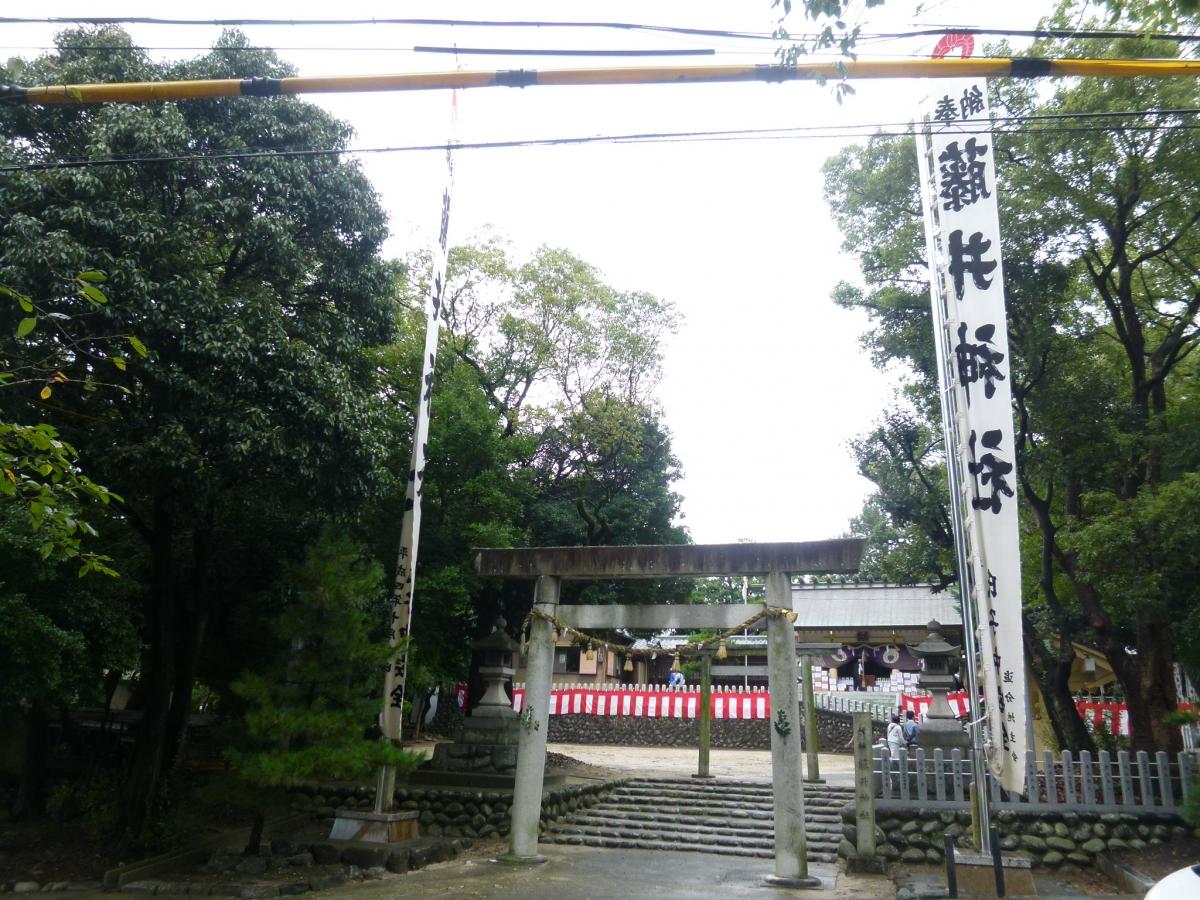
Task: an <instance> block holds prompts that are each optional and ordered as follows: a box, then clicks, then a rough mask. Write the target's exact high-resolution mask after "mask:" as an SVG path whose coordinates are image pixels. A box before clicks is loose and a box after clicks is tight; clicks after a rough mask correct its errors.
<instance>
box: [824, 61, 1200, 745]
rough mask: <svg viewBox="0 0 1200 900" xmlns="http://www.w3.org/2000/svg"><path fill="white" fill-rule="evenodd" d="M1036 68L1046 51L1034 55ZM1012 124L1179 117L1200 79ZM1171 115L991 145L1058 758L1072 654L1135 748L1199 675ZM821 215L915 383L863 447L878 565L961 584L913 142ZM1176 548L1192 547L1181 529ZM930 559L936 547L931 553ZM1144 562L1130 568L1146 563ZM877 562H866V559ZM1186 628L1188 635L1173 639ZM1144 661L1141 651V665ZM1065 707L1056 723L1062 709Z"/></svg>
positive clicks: (1188, 400)
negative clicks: (1120, 704) (1119, 711)
mask: <svg viewBox="0 0 1200 900" xmlns="http://www.w3.org/2000/svg"><path fill="white" fill-rule="evenodd" d="M1070 50H1071V51H1072V54H1073V55H1080V56H1102V55H1112V56H1130V55H1141V56H1145V55H1151V54H1157V55H1172V54H1173V53H1175V47H1174V45H1173V44H1168V43H1163V44H1147V43H1146V42H1143V41H1136V42H1126V43H1115V44H1110V43H1100V42H1090V43H1088V42H1078V43H1077V44H1076V45H1073V46H1072V47H1071V48H1070ZM1037 51H1038V48H1037V47H1035V48H1034V52H1035V54H1036V53H1037ZM992 90H993V97H994V98H995V100H994V102H996V103H998V104H999V105H1000V107H1001V108H1002V109H1003V113H1004V115H1008V116H1029V115H1036V114H1039V113H1045V112H1051V111H1052V112H1054V113H1056V114H1062V113H1064V112H1067V113H1084V114H1094V113H1102V112H1105V111H1110V110H1129V109H1153V110H1174V109H1182V108H1189V107H1193V106H1195V105H1196V102H1197V99H1200V98H1198V97H1197V96H1196V94H1197V86H1196V85H1195V84H1194V83H1193V81H1192V80H1191V79H1175V80H1170V79H1163V80H1154V79H1137V80H1135V79H1112V80H1104V79H1087V80H1080V81H1064V82H1061V83H1058V84H1056V85H1055V88H1054V91H1053V94H1052V95H1046V94H1045V93H1044V92H1042V91H1039V89H1038V88H1037V87H1036V86H1034V85H1031V84H1030V83H1027V82H1008V81H999V82H997V83H996V84H995V85H994V86H993V87H992ZM1183 125H1184V123H1183V121H1182V120H1181V119H1180V118H1179V117H1178V116H1177V115H1173V114H1169V113H1168V114H1163V115H1160V116H1155V117H1154V118H1153V119H1152V120H1151V122H1150V123H1149V124H1148V126H1147V123H1145V122H1140V123H1139V126H1138V127H1136V128H1134V127H1125V126H1123V125H1122V124H1121V123H1119V122H1108V123H1105V124H1104V125H1103V126H1102V127H1096V128H1090V129H1078V128H1076V129H1071V130H1066V129H1062V128H1047V129H1032V128H1030V129H1022V130H1020V131H1019V132H1015V133H1012V134H1005V133H1003V132H996V133H994V134H993V136H992V139H993V140H994V141H995V142H996V145H997V149H998V153H997V159H998V175H997V181H998V184H999V186H1000V202H1001V223H1002V226H1001V238H1002V241H1003V247H1004V255H1005V269H1006V272H1005V274H1006V294H1007V298H1008V307H1009V344H1010V348H1011V352H1012V363H1013V368H1012V389H1013V397H1014V410H1013V412H1014V416H1015V419H1016V423H1017V441H1018V450H1019V455H1018V472H1019V475H1020V480H1021V501H1022V521H1023V525H1024V529H1025V533H1024V535H1023V538H1022V540H1023V546H1024V554H1023V555H1024V573H1025V581H1026V584H1025V596H1026V605H1027V608H1026V616H1025V619H1026V630H1027V640H1026V644H1027V651H1028V654H1029V656H1030V658H1031V662H1032V663H1033V666H1034V670H1035V674H1037V675H1038V676H1039V681H1040V683H1041V686H1042V688H1043V692H1044V693H1045V695H1046V697H1047V700H1048V701H1049V702H1050V703H1051V705H1052V710H1051V711H1052V713H1056V715H1055V721H1056V726H1057V727H1058V729H1059V736H1060V739H1061V740H1062V741H1063V742H1064V744H1067V745H1077V744H1086V743H1087V736H1086V734H1085V733H1084V732H1083V730H1082V726H1081V725H1079V723H1078V720H1077V718H1076V717H1075V716H1074V714H1073V710H1072V707H1071V705H1070V702H1069V695H1068V694H1067V691H1066V678H1067V675H1068V674H1069V667H1070V661H1071V656H1072V654H1071V651H1070V642H1071V641H1072V640H1076V639H1085V640H1090V641H1093V642H1095V643H1097V644H1098V645H1099V646H1100V647H1101V648H1102V649H1103V650H1104V652H1105V653H1106V655H1107V656H1108V658H1109V659H1110V661H1111V662H1112V664H1113V666H1114V670H1115V672H1116V673H1117V676H1118V678H1119V679H1120V681H1121V684H1122V686H1123V688H1124V690H1125V693H1126V696H1127V698H1128V699H1129V701H1130V714H1131V717H1132V727H1133V733H1134V740H1135V744H1136V745H1138V746H1141V747H1159V748H1162V747H1172V746H1175V745H1176V744H1177V742H1178V740H1179V738H1178V732H1177V731H1176V730H1174V729H1172V728H1170V727H1168V726H1167V725H1165V724H1164V722H1163V717H1164V716H1165V715H1166V714H1167V713H1169V712H1170V711H1172V710H1173V709H1174V705H1175V687H1174V679H1173V673H1172V668H1171V665H1172V663H1173V662H1174V661H1175V660H1176V659H1177V658H1178V659H1180V660H1182V661H1184V662H1186V663H1189V664H1190V665H1195V662H1196V660H1194V659H1192V652H1193V648H1194V646H1195V645H1194V643H1193V642H1189V641H1186V640H1183V639H1180V638H1181V637H1182V635H1184V634H1188V633H1191V631H1192V630H1194V628H1195V616H1196V613H1195V609H1196V600H1197V595H1196V593H1195V591H1196V588H1195V585H1194V581H1193V580H1192V579H1190V578H1188V577H1186V576H1184V575H1183V573H1182V571H1181V568H1180V567H1186V566H1187V565H1188V561H1189V559H1190V558H1191V554H1190V551H1188V550H1186V549H1185V548H1183V547H1182V546H1181V545H1179V544H1178V543H1177V541H1178V540H1180V539H1182V540H1185V541H1186V540H1192V539H1193V538H1195V537H1200V535H1197V534H1194V528H1193V527H1192V526H1191V525H1188V524H1186V523H1183V522H1179V521H1177V520H1176V519H1175V515H1176V513H1175V510H1176V505H1175V504H1177V503H1179V502H1183V501H1184V498H1186V497H1187V496H1189V494H1190V492H1191V491H1192V490H1193V489H1194V486H1193V480H1194V473H1195V471H1196V468H1197V465H1198V464H1200V458H1198V457H1197V455H1196V452H1195V448H1196V446H1197V444H1196V435H1195V431H1196V425H1195V423H1196V421H1197V419H1196V416H1195V410H1194V409H1193V407H1194V404H1195V391H1194V385H1195V376H1196V370H1195V364H1194V359H1193V358H1192V356H1191V353H1192V350H1193V349H1194V348H1195V346H1196V344H1197V342H1198V341H1200V327H1198V326H1197V324H1196V314H1197V311H1198V310H1200V282H1198V281H1197V274H1196V273H1197V272H1200V268H1198V267H1197V263H1198V262H1200V258H1197V252H1198V251H1200V241H1198V238H1200V234H1198V233H1197V231H1196V223H1197V221H1198V219H1200V207H1198V206H1197V204H1196V202H1195V197H1194V191H1191V190H1189V189H1186V188H1184V185H1189V184H1193V183H1194V182H1195V179H1196V177H1197V176H1198V175H1200V155H1198V154H1200V144H1198V143H1197V142H1196V141H1195V139H1194V138H1193V137H1192V136H1191V132H1189V131H1188V130H1187V129H1186V128H1185V127H1181V126H1183ZM826 183H827V195H828V198H829V201H830V203H831V206H832V208H833V211H834V214H835V216H836V218H837V220H838V222H839V225H840V226H841V228H842V230H843V233H844V235H845V236H846V248H847V249H848V250H850V251H851V252H854V253H855V254H857V255H858V256H859V258H860V260H861V270H862V283H861V284H860V285H857V286H844V287H842V288H840V289H839V291H838V295H837V298H838V301H839V302H840V303H842V304H844V305H846V306H850V307H855V308H861V309H864V310H866V311H867V312H868V314H869V315H870V316H871V318H872V323H873V325H872V329H871V331H870V332H869V333H868V335H867V336H866V338H865V339H864V340H865V343H866V346H867V347H868V348H869V350H870V351H871V353H872V354H873V356H874V358H875V359H876V360H877V362H878V363H879V364H881V365H884V364H888V363H901V364H903V366H904V367H905V368H907V370H908V372H910V373H911V374H910V376H909V377H908V378H907V380H906V382H905V384H904V386H903V387H902V388H901V390H900V391H899V393H898V396H897V401H896V404H895V408H894V409H893V410H891V411H889V412H888V413H887V414H886V415H885V417H884V419H883V420H882V421H881V423H880V424H879V425H878V426H877V427H876V428H875V429H874V430H873V431H872V432H871V433H869V434H868V435H866V436H864V437H863V438H862V439H861V440H860V441H859V442H857V443H856V445H855V448H854V449H855V453H856V455H857V457H858V459H859V464H860V470H861V471H862V472H863V474H865V475H867V477H869V478H871V479H872V480H873V481H875V482H876V484H877V486H878V487H879V494H878V495H877V497H875V498H873V499H872V500H871V501H870V503H869V505H868V509H867V510H866V511H865V512H864V517H863V520H862V522H863V524H864V526H865V525H869V526H870V528H871V531H870V534H872V535H873V536H877V537H879V538H880V539H881V540H882V541H884V542H885V543H883V545H882V546H881V547H880V548H879V549H878V550H877V551H874V553H875V558H877V560H878V564H879V565H880V566H881V567H885V568H886V567H891V568H892V569H893V570H896V569H901V570H908V571H911V567H912V563H913V561H914V560H917V561H918V564H919V565H920V566H921V567H924V568H925V569H926V571H927V572H928V574H929V575H931V576H934V577H941V578H942V579H943V580H944V581H946V582H949V581H951V580H952V579H950V578H949V577H948V573H949V569H948V568H947V567H948V564H949V563H950V562H951V561H952V558H953V557H952V555H951V554H950V553H949V550H950V549H951V546H952V545H951V544H950V543H949V541H948V538H949V535H948V531H947V525H946V523H947V522H948V521H949V519H948V513H947V500H946V493H945V491H946V489H945V474H944V464H943V462H942V449H941V448H940V447H939V446H938V444H939V433H940V428H939V427H938V425H937V422H938V413H937V400H936V394H935V387H936V384H935V378H936V376H935V367H934V362H933V358H932V340H931V335H932V328H931V324H930V313H929V301H928V294H927V287H926V285H927V275H926V272H925V255H924V254H925V250H924V239H923V235H922V233H921V219H920V203H919V197H918V195H917V186H916V160H915V158H914V150H913V144H912V141H911V140H910V139H895V138H884V137H879V138H874V139H872V140H871V141H870V142H869V143H868V144H867V145H865V146H858V147H854V148H851V149H848V150H846V151H844V152H843V153H841V154H839V155H838V156H836V157H834V158H833V159H832V160H830V161H829V163H828V164H827V166H826ZM1176 529H1180V530H1179V531H1177V530H1176ZM928 544H932V546H930V547H928V548H927V549H926V548H925V547H923V545H928ZM1135 547H1137V548H1139V549H1138V550H1137V551H1136V552H1135V550H1134V548H1135ZM869 553H870V551H869ZM1181 629H1182V630H1181ZM1127 647H1129V648H1134V649H1135V650H1136V653H1132V652H1127V650H1126V648H1127ZM1055 705H1057V710H1056V709H1055V708H1054V707H1055Z"/></svg>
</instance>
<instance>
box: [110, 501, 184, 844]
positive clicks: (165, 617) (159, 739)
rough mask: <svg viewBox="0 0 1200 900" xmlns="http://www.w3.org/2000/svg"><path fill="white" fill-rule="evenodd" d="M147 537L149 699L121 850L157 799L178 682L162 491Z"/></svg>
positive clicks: (169, 536) (168, 529)
mask: <svg viewBox="0 0 1200 900" xmlns="http://www.w3.org/2000/svg"><path fill="white" fill-rule="evenodd" d="M149 537H150V552H151V569H152V570H151V582H150V585H149V587H148V589H147V591H146V594H145V598H144V600H143V613H144V625H143V629H144V631H143V635H144V637H143V640H144V643H143V649H142V666H141V681H142V689H143V693H144V695H145V704H146V705H145V707H144V709H143V710H142V720H141V723H140V724H139V726H138V730H137V739H136V741H135V742H134V748H133V759H132V761H131V763H130V769H129V777H128V779H127V780H126V783H125V800H124V804H123V806H122V810H121V819H120V823H119V827H120V833H119V835H118V839H117V845H116V850H117V852H118V853H123V852H125V851H127V850H128V849H129V847H130V846H131V845H132V844H133V843H134V842H135V841H137V839H138V838H139V837H140V836H141V834H142V831H143V830H144V829H145V827H146V824H147V823H148V822H149V820H150V817H151V815H152V813H153V810H154V807H155V805H156V804H157V802H158V794H159V789H160V787H161V783H162V775H163V758H164V751H165V748H166V745H167V719H168V716H169V714H170V711H171V695H172V693H173V689H174V685H175V630H176V628H175V589H174V560H173V554H172V544H173V538H174V528H173V522H172V517H171V514H170V512H169V510H168V508H167V500H166V499H165V498H163V497H161V496H160V497H158V498H156V500H155V503H154V525H153V529H152V531H151V532H150V535H149Z"/></svg>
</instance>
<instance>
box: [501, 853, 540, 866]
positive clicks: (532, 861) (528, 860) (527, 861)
mask: <svg viewBox="0 0 1200 900" xmlns="http://www.w3.org/2000/svg"><path fill="white" fill-rule="evenodd" d="M549 859H550V857H548V856H541V855H540V854H539V855H537V856H514V855H513V854H511V853H505V854H502V855H501V856H497V857H496V858H495V859H494V860H492V862H496V863H500V865H502V866H540V865H541V864H542V863H544V862H548V861H549Z"/></svg>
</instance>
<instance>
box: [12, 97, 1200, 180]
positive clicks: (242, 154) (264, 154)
mask: <svg viewBox="0 0 1200 900" xmlns="http://www.w3.org/2000/svg"><path fill="white" fill-rule="evenodd" d="M1195 115H1200V107H1195V108H1185V109H1161V110H1113V111H1109V112H1086V113H1035V114H1031V115H1025V116H1006V117H998V118H995V119H974V120H971V119H969V120H966V121H965V122H963V123H961V124H962V126H963V130H962V133H964V134H981V135H986V134H990V135H1009V134H1017V135H1029V134H1073V133H1088V132H1116V131H1133V132H1151V131H1153V132H1159V133H1161V132H1173V131H1193V130H1200V123H1190V124H1185V123H1169V124H1159V125H1130V124H1093V125H1059V124H1037V123H1040V122H1051V123H1053V122H1059V121H1062V120H1071V119H1084V120H1089V119H1096V118H1100V117H1108V118H1154V117H1167V116H1170V117H1181V116H1195ZM1006 123H1007V124H1006ZM1031 123H1032V127H1029V126H1030V124H1031ZM913 127H914V126H913V124H912V123H911V122H882V123H865V122H856V123H853V124H845V125H797V126H784V127H776V128H735V129H724V130H704V131H661V132H633V133H628V134H607V135H580V136H573V137H551V138H523V139H515V140H506V141H469V142H461V143H460V142H452V143H437V144H411V145H406V146H387V147H346V148H296V149H290V150H235V151H228V152H215V153H192V154H179V155H161V156H127V157H98V158H88V159H73V160H53V161H46V162H32V163H19V164H13V165H7V166H0V174H14V173H17V172H34V171H49V170H59V169H86V168H98V167H110V166H133V165H153V164H159V163H180V162H229V161H234V160H255V159H289V158H304V157H320V156H342V155H368V154H372V155H373V154H381V153H414V152H425V151H439V152H445V151H446V150H453V151H456V152H457V151H459V150H500V149H512V148H517V147H558V146H578V145H585V144H640V143H704V142H715V141H746V140H798V139H809V140H813V139H829V138H841V139H844V138H857V137H907V136H909V135H911V134H913ZM889 128H890V129H895V130H891V131H886V130H883V129H889Z"/></svg>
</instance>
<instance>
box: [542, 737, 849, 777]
mask: <svg viewBox="0 0 1200 900" xmlns="http://www.w3.org/2000/svg"><path fill="white" fill-rule="evenodd" d="M546 749H547V750H550V751H552V752H554V753H561V754H563V755H564V756H569V757H571V758H572V759H577V760H579V761H580V762H582V763H587V764H588V765H592V766H598V767H600V768H603V769H608V770H610V771H613V772H620V773H630V774H638V775H674V776H686V775H691V774H693V773H694V772H695V771H696V763H697V760H698V755H697V751H696V749H695V748H694V747H693V748H675V747H605V746H599V745H594V744H548V745H547V746H546ZM818 765H819V766H820V769H821V777H822V778H824V779H825V780H826V781H828V782H829V783H830V784H853V783H854V759H853V757H850V756H839V755H835V754H832V753H822V754H820V755H819V756H818ZM708 767H709V772H710V773H712V774H713V775H716V776H718V777H720V778H752V779H757V780H762V781H770V780H771V751H769V750H718V749H713V750H711V751H710V752H709V759H708Z"/></svg>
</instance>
